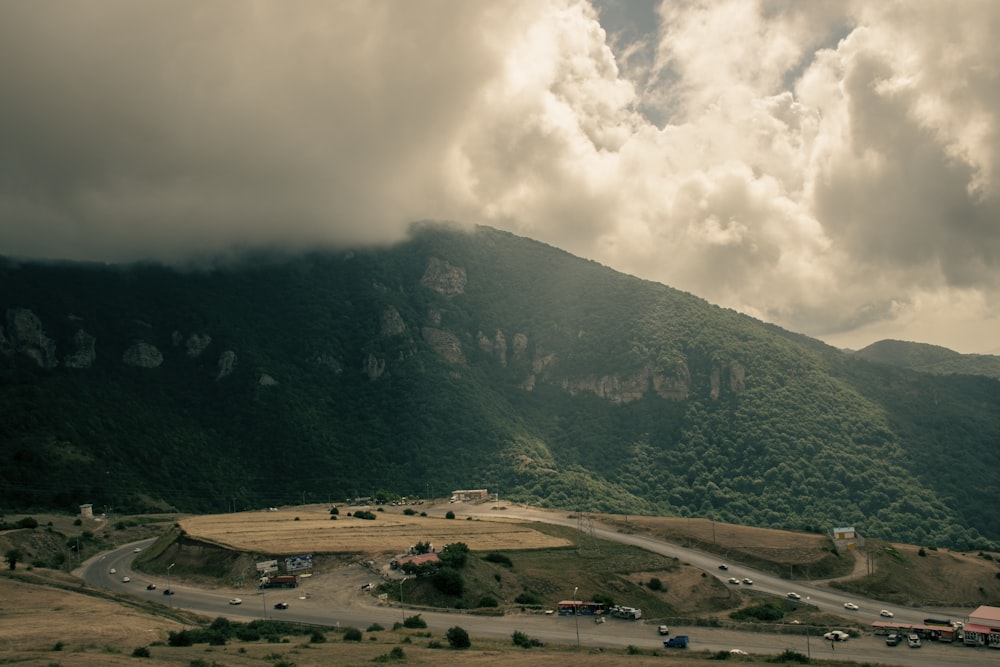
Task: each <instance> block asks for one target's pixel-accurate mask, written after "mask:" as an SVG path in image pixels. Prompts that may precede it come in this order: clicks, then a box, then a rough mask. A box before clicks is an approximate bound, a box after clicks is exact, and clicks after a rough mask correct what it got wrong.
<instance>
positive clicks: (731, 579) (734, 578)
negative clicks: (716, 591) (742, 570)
mask: <svg viewBox="0 0 1000 667" xmlns="http://www.w3.org/2000/svg"><path fill="white" fill-rule="evenodd" d="M729 583H731V584H736V585H737V586H739V585H740V580H739V579H737V578H736V577H729Z"/></svg>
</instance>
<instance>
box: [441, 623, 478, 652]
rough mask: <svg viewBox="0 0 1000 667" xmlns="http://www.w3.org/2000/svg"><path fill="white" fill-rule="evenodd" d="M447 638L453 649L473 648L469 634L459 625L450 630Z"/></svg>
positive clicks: (446, 634) (446, 635)
mask: <svg viewBox="0 0 1000 667" xmlns="http://www.w3.org/2000/svg"><path fill="white" fill-rule="evenodd" d="M445 637H447V638H448V644H449V645H450V646H451V647H452V648H469V647H470V646H472V642H471V641H469V633H468V632H466V631H465V630H464V629H463V628H460V627H458V626H457V625H456V626H455V627H453V628H448V632H447V633H445Z"/></svg>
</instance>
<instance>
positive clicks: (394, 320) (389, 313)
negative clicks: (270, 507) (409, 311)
mask: <svg viewBox="0 0 1000 667" xmlns="http://www.w3.org/2000/svg"><path fill="white" fill-rule="evenodd" d="M405 332H406V322H404V321H403V317H402V316H401V315H400V314H399V311H398V310H396V308H395V307H394V306H389V307H388V308H386V309H385V310H383V311H382V314H381V315H380V316H379V333H381V334H382V335H383V336H400V335H402V334H403V333H405Z"/></svg>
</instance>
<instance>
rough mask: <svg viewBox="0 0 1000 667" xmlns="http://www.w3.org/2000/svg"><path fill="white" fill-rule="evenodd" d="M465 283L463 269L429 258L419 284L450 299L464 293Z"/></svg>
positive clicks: (435, 258) (441, 260)
mask: <svg viewBox="0 0 1000 667" xmlns="http://www.w3.org/2000/svg"><path fill="white" fill-rule="evenodd" d="M465 281H466V276H465V269H463V268H462V267H459V266H452V265H451V264H449V263H448V262H446V261H444V260H443V259H438V258H437V257H431V258H430V259H429V260H427V268H426V269H424V275H423V277H422V278H421V279H420V284H421V285H423V286H424V287H427V288H429V289H432V290H434V291H435V292H437V293H438V294H441V295H442V296H445V297H447V298H449V299H450V298H452V297H454V296H458V295H459V294H462V293H464V292H465Z"/></svg>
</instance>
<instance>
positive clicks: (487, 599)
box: [479, 595, 500, 607]
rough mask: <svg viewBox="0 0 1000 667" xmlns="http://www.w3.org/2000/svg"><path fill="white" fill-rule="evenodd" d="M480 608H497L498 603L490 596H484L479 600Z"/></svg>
mask: <svg viewBox="0 0 1000 667" xmlns="http://www.w3.org/2000/svg"><path fill="white" fill-rule="evenodd" d="M479 606H480V607H499V606H500V603H499V602H497V599H496V598H495V597H493V596H492V595H484V596H482V597H480V598H479Z"/></svg>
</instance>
